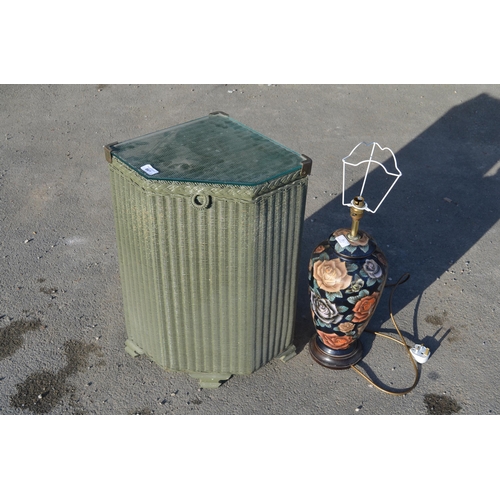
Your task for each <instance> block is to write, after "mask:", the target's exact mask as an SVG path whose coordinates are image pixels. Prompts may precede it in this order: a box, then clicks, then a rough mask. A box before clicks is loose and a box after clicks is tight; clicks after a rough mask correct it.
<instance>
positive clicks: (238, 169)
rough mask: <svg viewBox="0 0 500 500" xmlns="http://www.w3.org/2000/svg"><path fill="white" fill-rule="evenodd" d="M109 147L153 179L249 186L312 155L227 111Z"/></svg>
mask: <svg viewBox="0 0 500 500" xmlns="http://www.w3.org/2000/svg"><path fill="white" fill-rule="evenodd" d="M107 148H109V149H108V152H110V156H109V157H108V158H109V159H111V156H115V157H116V158H118V159H119V160H121V161H122V162H123V163H125V164H126V165H127V166H129V167H130V168H132V169H134V170H135V171H137V172H138V173H139V174H141V175H142V176H144V177H145V178H147V179H151V180H153V179H154V180H164V181H183V182H205V183H215V184H236V185H247V186H255V185H258V184H263V183H265V182H268V181H270V180H272V179H275V178H277V177H281V176H284V175H287V174H290V173H292V172H295V171H297V170H301V169H303V168H304V165H305V159H307V160H309V159H308V158H307V157H304V156H302V155H300V154H298V153H296V152H295V151H292V150H291V149H288V148H286V147H285V146H283V145H281V144H279V143H277V142H276V141H273V140H272V139H269V138H267V137H265V136H264V135H262V134H260V133H258V132H256V131H254V130H252V129H250V128H249V127H246V126H245V125H242V124H241V123H239V122H237V121H236V120H234V119H232V118H230V117H229V116H227V115H226V114H225V113H221V112H218V113H213V114H210V115H208V116H205V117H203V118H198V119H196V120H192V121H189V122H187V123H184V124H181V125H176V126H174V127H170V128H167V129H164V130H160V131H158V132H154V133H151V134H147V135H144V136H141V137H138V138H136V139H130V140H127V141H124V142H120V143H116V144H112V145H109V146H107ZM309 162H310V160H309ZM306 173H308V172H306Z"/></svg>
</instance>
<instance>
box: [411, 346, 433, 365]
mask: <svg viewBox="0 0 500 500" xmlns="http://www.w3.org/2000/svg"><path fill="white" fill-rule="evenodd" d="M410 352H411V354H412V356H413V357H414V358H415V361H417V362H419V363H425V362H426V361H427V360H428V359H429V356H430V355H431V351H430V349H429V348H428V347H425V346H424V345H421V344H416V345H415V347H412V348H411V349H410Z"/></svg>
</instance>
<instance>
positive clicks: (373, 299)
mask: <svg viewBox="0 0 500 500" xmlns="http://www.w3.org/2000/svg"><path fill="white" fill-rule="evenodd" d="M379 295H380V293H379V292H374V293H372V294H371V295H368V297H363V298H362V299H360V300H358V302H356V304H355V306H354V308H353V312H354V318H353V319H352V320H353V321H354V323H363V321H366V320H367V319H368V318H369V317H370V315H371V314H372V312H373V311H374V310H375V306H376V305H377V302H378V298H379Z"/></svg>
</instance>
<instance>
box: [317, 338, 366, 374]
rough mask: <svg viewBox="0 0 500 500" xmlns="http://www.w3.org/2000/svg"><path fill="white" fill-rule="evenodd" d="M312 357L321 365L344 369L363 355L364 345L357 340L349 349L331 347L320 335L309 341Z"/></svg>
mask: <svg viewBox="0 0 500 500" xmlns="http://www.w3.org/2000/svg"><path fill="white" fill-rule="evenodd" d="M309 352H310V353H311V357H312V358H313V359H314V361H316V362H317V363H319V364H320V365H321V366H324V367H326V368H331V369H332V370H343V369H345V368H350V367H351V366H352V365H355V364H356V363H357V362H358V361H359V360H360V359H361V358H362V357H363V346H362V345H361V342H360V341H359V340H355V341H354V342H353V343H352V345H351V346H350V347H349V348H348V349H330V348H329V347H327V346H326V345H325V344H323V342H321V339H320V338H319V336H318V335H314V337H313V338H312V339H311V340H310V342H309Z"/></svg>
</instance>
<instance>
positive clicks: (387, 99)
mask: <svg viewBox="0 0 500 500" xmlns="http://www.w3.org/2000/svg"><path fill="white" fill-rule="evenodd" d="M216 110H222V111H225V112H226V113H228V114H229V115H230V116H232V117H233V118H235V119H236V120H238V121H240V122H242V123H244V124H245V125H248V126H250V127H251V128H253V129H255V130H257V131H259V132H261V133H263V134H265V135H267V136H268V137H271V138H273V139H275V140H277V141H278V142H280V143H282V144H284V145H286V146H288V147H289V148H291V149H293V150H295V151H297V152H299V153H303V154H306V155H307V156H309V157H310V158H312V160H313V168H312V175H311V177H310V180H309V188H308V196H307V206H306V214H305V221H304V231H303V238H302V242H301V264H300V278H299V298H298V307H297V318H296V339H295V343H296V346H297V351H298V354H297V356H295V357H294V358H293V359H291V360H290V361H288V362H286V363H283V362H281V361H279V360H273V361H271V362H270V363H268V364H267V365H265V366H264V367H262V368H261V369H259V370H258V371H256V372H255V373H253V374H251V375H247V376H233V377H232V378H231V379H229V380H228V381H227V382H226V383H224V384H223V385H222V386H221V387H219V388H218V389H212V390H207V389H202V390H200V388H199V386H198V383H197V381H196V380H194V379H192V378H190V377H189V376H187V375H185V374H182V373H171V372H166V371H164V370H163V369H161V368H160V367H158V366H157V365H155V364H154V363H153V362H152V361H150V360H149V359H148V358H147V357H144V356H140V357H138V358H132V357H131V356H129V355H128V354H127V353H126V352H125V350H124V342H125V339H126V334H125V325H124V314H123V306H122V298H121V289H120V277H119V271H118V257H117V249H116V239H115V229H114V220H113V211H112V198H111V189H110V181H109V176H108V169H107V163H106V161H105V159H104V152H103V145H104V144H107V143H110V142H114V141H123V140H126V139H130V138H134V137H137V136H140V135H143V134H146V133H148V132H153V131H156V130H159V129H163V128H167V127H170V126H173V125H176V124H179V123H183V122H185V121H188V120H191V119H194V118H198V117H201V116H205V115H207V114H208V113H210V112H212V111H216ZM360 141H376V142H378V143H380V144H381V145H382V146H388V147H390V148H391V149H392V150H393V151H394V152H395V154H396V158H397V160H398V164H399V167H400V169H401V171H402V173H403V176H402V177H401V179H400V181H399V182H398V184H397V185H396V187H395V188H394V190H393V191H392V192H391V193H390V195H389V196H388V198H387V200H386V201H385V202H384V204H383V205H382V207H381V208H380V210H379V211H378V212H377V213H376V214H375V215H373V216H369V215H367V216H365V218H364V219H363V220H362V223H361V225H362V227H363V228H364V229H366V230H367V231H368V232H370V233H371V234H373V235H374V236H375V238H376V240H377V241H378V243H379V244H380V246H381V247H382V248H383V250H384V252H385V253H386V256H387V258H388V261H389V266H390V279H391V281H392V283H394V282H396V281H397V280H398V278H399V277H400V276H401V275H403V274H404V273H409V274H410V276H411V277H410V279H409V280H408V281H407V282H406V283H404V284H403V285H401V286H400V287H399V288H398V289H397V291H396V292H395V294H394V301H393V313H394V317H395V319H396V321H397V324H398V325H399V327H400V329H401V331H402V333H403V335H404V336H405V338H406V340H407V342H408V343H409V344H410V345H411V346H413V345H414V344H416V343H422V342H423V343H424V344H425V345H426V346H428V347H429V348H430V349H431V353H432V354H431V357H430V359H429V360H428V362H427V363H426V364H424V365H422V366H421V374H420V379H419V381H418V384H417V386H416V387H415V388H414V389H413V390H412V391H411V392H410V393H408V394H407V395H404V396H401V395H398V396H394V395H389V394H386V393H384V392H382V391H379V390H378V389H377V388H376V387H374V386H373V385H371V384H370V383H368V382H367V381H366V380H364V379H363V378H362V377H361V376H359V375H358V374H357V373H356V372H354V371H353V370H350V369H348V370H343V371H330V370H327V369H325V368H323V367H321V366H320V365H318V364H317V363H315V362H314V361H313V360H312V358H311V357H310V355H309V348H308V345H307V342H308V340H309V338H310V336H311V335H312V333H313V330H312V324H311V322H310V313H309V298H308V292H307V263H308V259H309V255H310V253H311V251H312V250H313V249H314V248H315V246H316V245H317V244H318V243H319V242H321V241H322V240H323V239H325V238H326V237H327V236H328V235H329V234H330V233H331V232H332V231H334V230H335V229H337V228H339V227H345V226H348V225H349V215H348V209H347V208H345V207H342V204H341V198H340V193H341V188H342V161H341V160H342V158H343V157H344V156H346V155H347V154H348V153H349V152H350V151H351V150H352V148H353V147H354V146H356V144H358V143H359V142H360ZM499 169H500V86H499V85H494V86H493V85H267V84H266V85H243V84H221V85H97V84H96V85H2V86H0V221H1V224H0V276H1V278H0V414H2V415H29V414H36V415H40V414H43V415H45V414H49V415H132V414H154V415H355V414H359V415H425V414H458V415H488V414H494V415H498V414H499V413H500V388H499V383H498V382H499V375H498V363H499V355H500V346H499V343H498V337H497V335H498V333H499V332H498V322H499V318H500V299H499V297H500V293H499V291H500V290H499V283H500V270H499V269H500V268H499V256H498V247H499V244H500V232H499V229H500V223H499V215H500V211H499V206H500V205H499V201H498V200H499V199H500V172H499ZM354 180H355V181H356V180H358V179H354ZM389 293H390V290H386V291H385V292H384V295H383V298H382V301H381V303H380V305H379V307H378V309H377V311H376V313H375V316H374V317H373V320H372V324H371V327H372V328H373V329H376V330H379V331H383V332H388V333H390V334H394V335H395V330H394V327H393V325H392V323H391V321H390V317H389V308H388V297H389ZM362 341H363V344H364V346H365V352H366V354H365V357H364V358H363V360H362V362H360V367H361V368H362V369H363V370H364V372H365V373H366V374H367V375H368V376H370V377H371V378H372V379H373V380H374V381H375V382H376V383H377V384H378V385H380V386H382V387H385V388H386V389H388V390H398V389H404V388H408V387H410V386H411V384H412V383H413V379H414V373H413V369H412V365H411V362H410V360H409V358H408V357H407V355H406V354H405V352H404V350H403V348H402V347H401V346H400V345H398V344H396V343H394V342H390V341H388V340H386V339H383V338H380V337H375V338H374V337H373V336H372V335H371V334H370V333H364V334H363V336H362Z"/></svg>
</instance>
